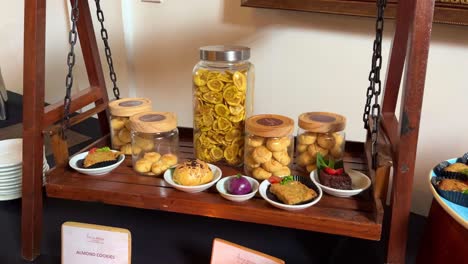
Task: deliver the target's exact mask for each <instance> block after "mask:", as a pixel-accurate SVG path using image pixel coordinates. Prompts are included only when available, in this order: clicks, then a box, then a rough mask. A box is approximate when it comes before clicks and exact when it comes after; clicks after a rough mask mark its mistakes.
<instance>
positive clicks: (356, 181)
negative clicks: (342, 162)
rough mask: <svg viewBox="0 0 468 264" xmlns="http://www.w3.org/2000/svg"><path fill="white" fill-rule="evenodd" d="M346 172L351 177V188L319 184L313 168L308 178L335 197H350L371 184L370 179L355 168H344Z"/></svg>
mask: <svg viewBox="0 0 468 264" xmlns="http://www.w3.org/2000/svg"><path fill="white" fill-rule="evenodd" d="M346 173H348V175H349V177H350V178H351V182H352V183H351V188H352V190H340V189H335V188H331V187H328V186H325V185H322V184H320V179H319V177H318V174H317V170H314V171H312V172H311V173H310V178H311V179H312V181H313V182H314V183H315V184H317V185H318V186H320V187H321V188H322V189H323V191H324V192H326V193H328V194H330V195H333V196H337V197H350V196H353V195H356V194H359V193H360V192H362V191H364V190H366V189H367V188H369V186H370V185H371V180H370V179H369V177H367V176H366V175H365V174H363V173H360V172H358V171H355V170H346Z"/></svg>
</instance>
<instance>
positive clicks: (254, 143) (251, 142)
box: [247, 136, 265, 147]
mask: <svg viewBox="0 0 468 264" xmlns="http://www.w3.org/2000/svg"><path fill="white" fill-rule="evenodd" d="M264 141H265V138H263V137H257V136H250V137H248V138H247V146H250V147H260V146H261V145H263V143H264Z"/></svg>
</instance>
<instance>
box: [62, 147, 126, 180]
mask: <svg viewBox="0 0 468 264" xmlns="http://www.w3.org/2000/svg"><path fill="white" fill-rule="evenodd" d="M111 151H113V152H117V151H115V150H111ZM86 155H88V151H86V152H82V153H79V154H77V155H75V156H73V157H72V158H71V159H70V161H69V162H68V164H69V165H70V167H72V168H73V169H74V170H76V171H78V172H80V173H83V174H86V175H90V176H101V175H105V174H107V173H109V172H111V171H112V170H114V169H115V168H117V167H118V166H119V165H120V164H121V163H122V162H123V161H124V160H125V155H124V154H120V155H119V158H118V159H117V162H116V163H114V164H112V165H109V166H105V167H102V168H95V169H86V168H80V167H78V165H77V162H78V161H79V160H81V159H84V158H85V157H86Z"/></svg>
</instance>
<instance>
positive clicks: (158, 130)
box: [130, 112, 179, 176]
mask: <svg viewBox="0 0 468 264" xmlns="http://www.w3.org/2000/svg"><path fill="white" fill-rule="evenodd" d="M130 124H131V128H132V132H131V135H132V161H133V169H134V170H135V171H136V172H138V173H140V174H143V175H149V176H157V175H160V174H162V173H164V171H166V170H167V169H168V168H170V167H172V166H175V165H176V164H177V162H178V154H179V131H178V129H177V117H176V115H175V114H174V113H170V112H143V113H139V114H136V115H133V116H132V117H131V118H130Z"/></svg>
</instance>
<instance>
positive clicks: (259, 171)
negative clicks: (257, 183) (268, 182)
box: [252, 167, 272, 180]
mask: <svg viewBox="0 0 468 264" xmlns="http://www.w3.org/2000/svg"><path fill="white" fill-rule="evenodd" d="M271 175H272V174H271V172H269V171H266V170H264V169H263V168H262V167H258V168H255V169H253V170H252V176H253V177H254V178H255V179H257V180H265V179H268V178H270V177H271Z"/></svg>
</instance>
